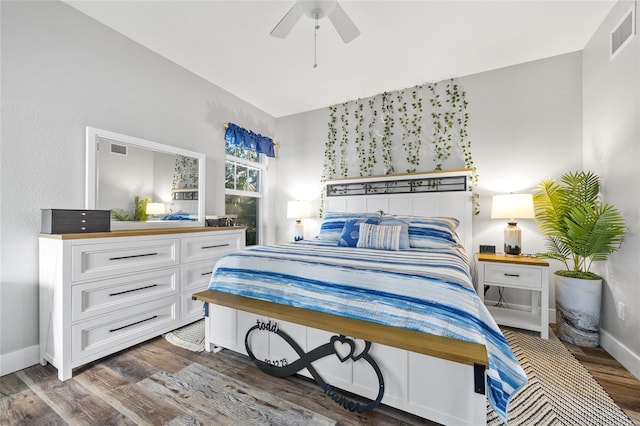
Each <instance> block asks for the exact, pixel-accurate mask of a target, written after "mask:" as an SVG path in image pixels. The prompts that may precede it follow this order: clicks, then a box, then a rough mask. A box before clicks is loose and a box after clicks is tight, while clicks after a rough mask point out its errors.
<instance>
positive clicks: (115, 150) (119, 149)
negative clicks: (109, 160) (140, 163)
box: [111, 143, 127, 155]
mask: <svg viewBox="0 0 640 426" xmlns="http://www.w3.org/2000/svg"><path fill="white" fill-rule="evenodd" d="M111 153H112V154H118V155H127V146H126V145H118V144H117V143H111Z"/></svg>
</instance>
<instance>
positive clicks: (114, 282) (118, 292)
mask: <svg viewBox="0 0 640 426" xmlns="http://www.w3.org/2000/svg"><path fill="white" fill-rule="evenodd" d="M179 274H180V269H179V268H178V267H175V268H168V269H160V270H157V271H153V272H146V273H143V274H133V275H126V276H123V277H118V278H111V279H107V280H101V281H91V282H87V283H82V284H76V285H73V286H72V289H71V306H72V313H71V320H72V321H78V320H83V319H87V318H91V317H94V316H97V315H102V314H107V313H110V312H113V311H116V310H119V309H124V308H128V307H131V306H138V305H140V304H142V303H145V302H147V301H149V300H153V299H158V298H162V297H166V296H172V295H176V294H178V290H179V289H178V278H179Z"/></svg>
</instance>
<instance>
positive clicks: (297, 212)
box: [287, 201, 311, 241]
mask: <svg viewBox="0 0 640 426" xmlns="http://www.w3.org/2000/svg"><path fill="white" fill-rule="evenodd" d="M307 217H311V209H310V208H309V202H308V201H289V203H288V204H287V218H288V219H295V220H296V225H295V228H294V233H293V240H294V241H300V240H302V239H304V227H303V226H302V219H304V218H307Z"/></svg>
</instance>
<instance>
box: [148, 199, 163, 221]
mask: <svg viewBox="0 0 640 426" xmlns="http://www.w3.org/2000/svg"><path fill="white" fill-rule="evenodd" d="M145 212H146V213H147V214H148V215H149V216H151V217H152V218H153V219H155V220H158V219H157V216H158V215H161V214H165V209H164V203H147V209H146V210H145Z"/></svg>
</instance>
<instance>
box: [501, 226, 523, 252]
mask: <svg viewBox="0 0 640 426" xmlns="http://www.w3.org/2000/svg"><path fill="white" fill-rule="evenodd" d="M508 223H509V224H508V225H507V227H506V228H504V254H505V255H507V256H520V254H521V253H522V232H521V231H520V228H518V224H517V223H516V222H514V221H511V222H508Z"/></svg>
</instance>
